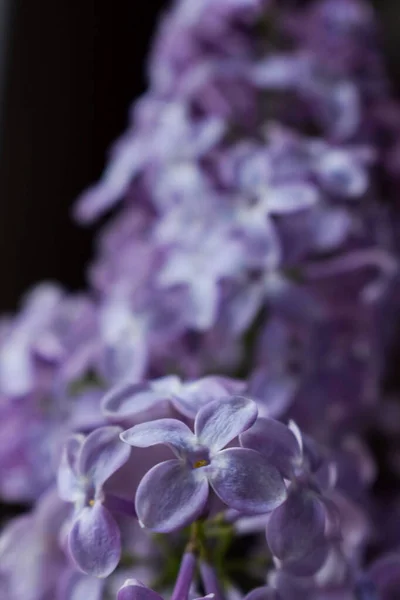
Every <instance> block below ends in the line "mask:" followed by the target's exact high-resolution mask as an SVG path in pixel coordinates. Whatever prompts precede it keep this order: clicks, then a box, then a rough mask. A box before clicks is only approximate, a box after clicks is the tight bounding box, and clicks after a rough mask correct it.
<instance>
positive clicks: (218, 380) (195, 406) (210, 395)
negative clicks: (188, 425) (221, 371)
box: [171, 376, 245, 419]
mask: <svg viewBox="0 0 400 600" xmlns="http://www.w3.org/2000/svg"><path fill="white" fill-rule="evenodd" d="M244 387H245V384H244V383H243V382H242V381H239V380H237V379H230V378H228V377H219V376H208V377H203V378H202V379H198V380H196V381H188V382H186V383H184V384H182V385H181V387H180V389H179V390H178V391H176V392H175V393H174V394H172V395H171V404H172V405H173V406H174V407H175V408H176V410H177V411H178V412H179V413H181V414H182V415H184V416H185V417H188V418H189V419H194V418H195V416H196V414H197V413H198V411H199V410H200V408H202V407H203V406H204V405H206V404H208V403H209V402H211V401H213V400H218V399H220V398H224V397H227V396H230V395H232V394H234V393H235V392H238V391H239V392H240V391H242V390H243V389H244Z"/></svg>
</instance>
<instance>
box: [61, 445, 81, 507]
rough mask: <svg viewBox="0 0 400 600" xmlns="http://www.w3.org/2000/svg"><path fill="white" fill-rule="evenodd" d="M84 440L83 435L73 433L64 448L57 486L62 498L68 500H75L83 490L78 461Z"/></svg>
mask: <svg viewBox="0 0 400 600" xmlns="http://www.w3.org/2000/svg"><path fill="white" fill-rule="evenodd" d="M84 440H85V438H84V436H83V435H72V436H71V437H69V438H68V439H67V441H66V443H65V446H64V449H63V453H62V456H61V462H60V466H59V468H58V473H57V486H58V493H59V495H60V498H61V499H62V500H65V501H66V502H75V500H76V499H77V497H78V496H79V494H80V491H81V485H80V482H79V474H78V472H77V462H78V455H79V453H80V451H81V448H82V445H83V443H84Z"/></svg>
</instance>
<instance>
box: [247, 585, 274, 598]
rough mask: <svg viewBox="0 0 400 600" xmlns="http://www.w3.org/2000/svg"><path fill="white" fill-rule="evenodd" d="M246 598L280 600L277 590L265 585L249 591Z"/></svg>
mask: <svg viewBox="0 0 400 600" xmlns="http://www.w3.org/2000/svg"><path fill="white" fill-rule="evenodd" d="M244 600H279V597H278V595H277V592H276V590H273V589H272V588H270V587H266V586H263V587H258V588H255V589H254V590H252V591H251V592H249V593H248V594H247V596H245V598H244Z"/></svg>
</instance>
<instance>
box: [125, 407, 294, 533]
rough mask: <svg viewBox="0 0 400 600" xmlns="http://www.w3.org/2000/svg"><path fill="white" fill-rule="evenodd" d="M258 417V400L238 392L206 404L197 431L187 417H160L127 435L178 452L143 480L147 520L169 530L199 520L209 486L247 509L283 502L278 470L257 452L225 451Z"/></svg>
mask: <svg viewBox="0 0 400 600" xmlns="http://www.w3.org/2000/svg"><path fill="white" fill-rule="evenodd" d="M256 418H257V406H256V404H255V403H254V402H253V401H252V400H249V399H246V398H242V397H240V396H233V397H231V398H229V399H225V400H216V401H214V402H210V403H209V404H207V405H206V406H204V407H203V408H201V409H200V410H199V412H198V413H197V416H196V419H195V422H194V433H193V432H192V431H191V430H190V429H189V427H188V426H187V425H185V424H184V423H182V422H181V421H178V420H175V419H159V420H156V421H152V422H149V423H142V424H140V425H135V426H134V427H132V428H131V429H128V430H127V431H125V432H124V433H123V434H121V439H122V440H123V441H124V442H126V443H128V444H130V445H132V446H138V447H141V448H146V447H148V446H153V445H155V444H166V445H168V446H169V447H170V448H171V449H172V450H173V452H174V453H175V454H176V456H177V458H176V459H172V460H167V461H165V462H163V463H161V464H158V465H156V466H155V467H153V468H152V469H151V470H150V471H149V472H148V473H147V474H146V475H145V476H144V477H143V479H142V481H141V482H140V484H139V487H138V489H137V492H136V499H135V503H136V512H137V514H138V517H139V519H140V521H141V523H142V524H143V525H144V526H145V527H148V528H149V529H152V530H153V531H158V532H167V531H173V530H175V529H178V528H179V527H182V526H184V525H186V524H188V523H190V522H192V521H194V520H195V519H196V518H197V517H199V516H200V515H201V514H202V512H203V511H204V509H205V506H206V502H207V499H208V495H209V485H211V487H212V489H213V490H214V492H215V493H216V494H217V496H219V498H220V499H221V500H222V501H223V502H224V503H225V504H227V505H228V506H229V507H231V508H235V509H236V510H239V511H242V512H244V513H249V514H257V513H265V512H268V511H271V510H273V509H274V508H276V507H277V506H279V505H280V504H281V503H282V502H283V501H284V500H285V498H286V488H285V484H284V482H283V479H282V477H281V475H280V473H279V472H278V470H277V469H276V468H275V467H274V466H272V465H270V464H268V462H266V461H265V459H264V458H263V457H262V456H261V454H259V453H258V452H256V451H254V450H249V449H246V448H228V449H225V450H223V448H225V446H226V445H227V444H229V442H231V441H232V440H233V439H234V438H236V437H237V436H238V435H239V434H240V433H242V432H243V431H245V430H246V429H248V428H249V427H250V426H251V425H252V424H253V423H254V422H255V420H256Z"/></svg>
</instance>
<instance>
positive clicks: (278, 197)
mask: <svg viewBox="0 0 400 600" xmlns="http://www.w3.org/2000/svg"><path fill="white" fill-rule="evenodd" d="M267 193H268V198H267V201H266V204H267V209H268V211H269V212H271V213H273V214H277V215H286V214H290V213H293V212H296V211H299V210H305V209H307V208H310V207H312V206H314V205H315V204H316V203H317V202H318V199H319V198H318V196H319V195H318V191H317V189H316V186H313V185H311V184H307V183H287V184H284V185H280V186H276V187H273V188H272V189H271V190H269V191H268V192H267Z"/></svg>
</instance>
